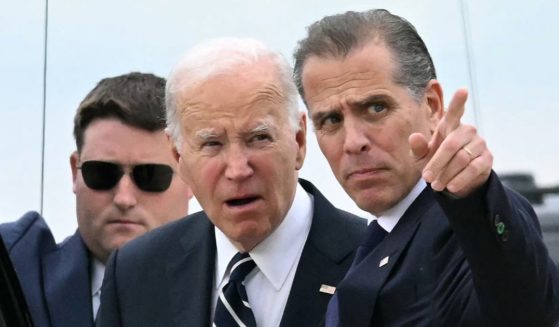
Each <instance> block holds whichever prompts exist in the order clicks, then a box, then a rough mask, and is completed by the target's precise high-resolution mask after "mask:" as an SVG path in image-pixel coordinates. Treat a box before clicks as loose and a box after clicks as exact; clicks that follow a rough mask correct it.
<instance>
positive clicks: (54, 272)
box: [0, 212, 93, 327]
mask: <svg viewBox="0 0 559 327" xmlns="http://www.w3.org/2000/svg"><path fill="white" fill-rule="evenodd" d="M0 233H1V234H2V237H3V238H4V243H5V244H6V248H7V249H8V252H9V253H10V257H11V259H12V262H13V264H14V267H15V269H16V272H17V275H18V277H19V280H20V282H21V286H22V288H23V293H24V294H25V298H26V300H27V303H28V305H29V310H30V312H31V316H32V318H33V322H34V324H35V326H39V327H42V326H53V327H54V326H56V327H63V326H67V327H76V326H79V327H82V326H83V327H87V326H93V318H92V317H93V311H92V304H91V286H90V273H89V254H88V251H87V249H86V247H85V245H84V243H83V241H82V239H81V237H80V235H79V233H77V232H76V234H74V235H73V236H70V237H68V238H67V239H66V240H64V242H62V243H60V244H56V242H55V241H54V238H53V236H52V233H51V232H50V229H49V228H48V226H47V224H46V223H45V221H44V219H43V218H42V217H41V216H40V215H39V214H38V213H37V212H28V213H26V214H25V215H24V216H23V217H22V218H20V219H19V220H17V221H16V222H12V223H7V224H2V225H0Z"/></svg>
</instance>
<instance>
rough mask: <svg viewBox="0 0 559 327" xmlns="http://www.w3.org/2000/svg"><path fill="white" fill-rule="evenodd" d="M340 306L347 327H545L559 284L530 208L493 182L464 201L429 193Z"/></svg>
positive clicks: (556, 310) (355, 279)
mask: <svg viewBox="0 0 559 327" xmlns="http://www.w3.org/2000/svg"><path fill="white" fill-rule="evenodd" d="M385 258H388V259H385ZM383 259H384V260H383ZM386 260H388V262H387V263H386V264H384V265H381V262H385V261H386ZM337 297H338V301H339V310H340V322H341V326H344V327H346V326H347V327H365V326H475V327H481V326H523V327H532V326H534V327H536V326H537V327H543V326H552V325H553V321H554V320H555V319H556V317H558V315H559V278H558V272H557V270H556V267H555V265H554V264H553V262H552V261H551V260H550V258H549V257H548V254H547V251H546V248H545V246H544V245H543V242H542V240H541V236H540V231H539V225H538V223H537V217H536V215H535V214H534V212H533V210H532V208H531V206H530V205H529V204H528V202H527V201H526V200H525V199H524V198H522V197H521V196H519V195H518V194H516V193H514V192H512V191H510V190H505V189H504V188H503V187H502V185H501V183H500V182H499V180H498V178H497V177H496V175H495V174H492V176H491V177H490V180H489V182H488V184H487V185H486V186H485V188H484V189H483V190H480V191H479V192H478V193H477V194H474V195H472V196H471V197H469V198H466V199H454V200H453V199H450V198H448V197H445V196H443V195H441V194H438V193H435V192H433V191H432V190H431V189H430V188H429V187H428V188H426V189H425V190H424V191H423V193H421V195H420V196H419V197H418V198H417V199H416V200H415V202H414V203H413V204H412V205H411V206H410V208H409V209H408V210H407V211H406V213H405V214H404V215H403V217H402V218H401V220H400V221H399V222H398V224H397V225H396V227H395V228H394V230H392V232H391V233H390V234H388V236H387V237H386V238H385V239H384V241H383V242H381V243H380V244H379V246H377V248H376V249H375V250H373V252H372V253H371V254H369V256H368V257H366V258H365V259H364V261H363V262H362V263H360V264H359V265H357V266H356V267H355V269H352V270H351V272H350V273H348V275H347V276H346V278H345V279H344V280H343V281H342V282H341V283H340V284H339V285H338V288H337Z"/></svg>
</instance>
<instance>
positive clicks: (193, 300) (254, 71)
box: [99, 39, 365, 327]
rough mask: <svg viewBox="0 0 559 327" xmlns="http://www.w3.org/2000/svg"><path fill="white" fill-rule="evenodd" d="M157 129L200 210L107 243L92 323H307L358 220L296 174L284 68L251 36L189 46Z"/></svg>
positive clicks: (321, 306)
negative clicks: (164, 126)
mask: <svg viewBox="0 0 559 327" xmlns="http://www.w3.org/2000/svg"><path fill="white" fill-rule="evenodd" d="M166 99H167V113H168V123H169V127H168V131H169V134H170V137H171V139H172V140H173V141H174V143H175V147H176V150H177V153H176V156H177V160H178V163H179V167H180V174H181V176H182V177H183V178H184V179H185V181H187V183H188V184H189V185H190V186H191V187H192V190H193V192H194V195H195V196H196V198H197V199H198V201H199V202H200V204H201V205H202V208H203V209H204V212H202V213H196V214H193V215H191V216H189V217H187V218H185V219H184V220H181V221H179V222H177V223H174V224H171V225H168V226H166V227H164V228H161V229H158V230H157V231H154V232H153V233H150V234H149V235H146V237H143V238H141V239H138V240H137V241H136V242H132V243H129V246H126V247H124V248H123V249H121V250H119V251H116V252H115V253H114V255H113V256H112V258H111V260H110V264H109V266H108V268H107V274H106V276H105V280H104V282H103V289H102V306H101V311H100V312H101V313H100V320H99V322H100V326H135V327H136V326H150V327H151V326H193V327H196V326H200V327H206V326H210V325H211V324H212V323H213V324H214V325H215V326H218V327H220V326H259V327H267V326H270V327H271V326H290V327H293V326H316V325H318V324H319V323H320V322H321V321H322V319H323V316H324V313H325V311H326V306H327V303H328V300H329V299H330V297H331V294H332V293H333V291H334V289H335V287H336V285H337V284H338V282H339V281H340V280H341V278H342V277H343V276H344V275H345V272H346V271H347V269H348V268H349V265H350V264H351V261H352V257H353V253H354V250H355V248H356V247H357V245H358V243H359V242H360V239H361V238H362V236H363V235H364V233H365V222H364V221H363V220H362V219H360V218H357V217H355V216H353V215H350V214H349V213H346V212H343V211H341V210H338V209H336V208H335V207H333V206H332V205H331V204H330V203H329V202H328V201H327V200H326V199H325V198H324V197H323V196H322V195H321V194H320V192H319V191H318V190H317V189H316V188H315V187H314V186H313V185H312V184H311V183H310V182H307V181H304V180H298V173H297V172H298V170H299V169H300V168H301V166H302V165H303V161H304V158H305V152H306V118H305V117H306V116H305V115H304V113H302V112H299V110H298V106H297V91H296V89H295V85H294V84H293V82H292V80H291V68H290V66H289V65H288V64H287V62H286V60H285V59H284V58H283V57H281V56H280V55H279V54H277V53H274V52H272V51H270V50H268V49H267V48H266V47H265V46H264V45H263V44H261V43H260V42H258V41H254V40H248V39H219V40H214V41H210V42H207V43H204V44H202V45H199V46H197V47H195V48H193V49H192V50H191V51H190V52H189V53H188V54H187V55H186V56H185V57H184V58H183V59H182V61H181V62H180V63H179V64H178V65H177V67H176V68H175V69H174V71H173V72H172V73H171V76H170V78H169V80H168V83H167V93H166Z"/></svg>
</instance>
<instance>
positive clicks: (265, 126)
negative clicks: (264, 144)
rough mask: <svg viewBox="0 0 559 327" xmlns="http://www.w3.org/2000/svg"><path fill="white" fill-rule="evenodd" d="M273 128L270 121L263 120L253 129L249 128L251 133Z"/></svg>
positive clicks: (267, 130)
mask: <svg viewBox="0 0 559 327" xmlns="http://www.w3.org/2000/svg"><path fill="white" fill-rule="evenodd" d="M271 129H272V126H271V124H270V123H269V122H267V121H265V122H261V123H260V124H258V125H256V127H254V128H253V129H251V130H249V131H248V133H249V134H256V133H262V132H269V131H270V130H271Z"/></svg>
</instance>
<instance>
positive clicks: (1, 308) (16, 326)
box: [0, 237, 33, 327]
mask: <svg viewBox="0 0 559 327" xmlns="http://www.w3.org/2000/svg"><path fill="white" fill-rule="evenodd" d="M0 326H10V327H31V326H33V323H32V320H31V314H30V313H29V309H28V308H27V302H26V301H25V296H24V295H23V291H22V290H21V286H20V284H19V279H18V278H17V275H16V271H15V269H14V266H13V264H12V261H11V260H10V256H9V255H8V251H7V250H6V247H5V246H4V240H3V239H2V238H1V237H0Z"/></svg>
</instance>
